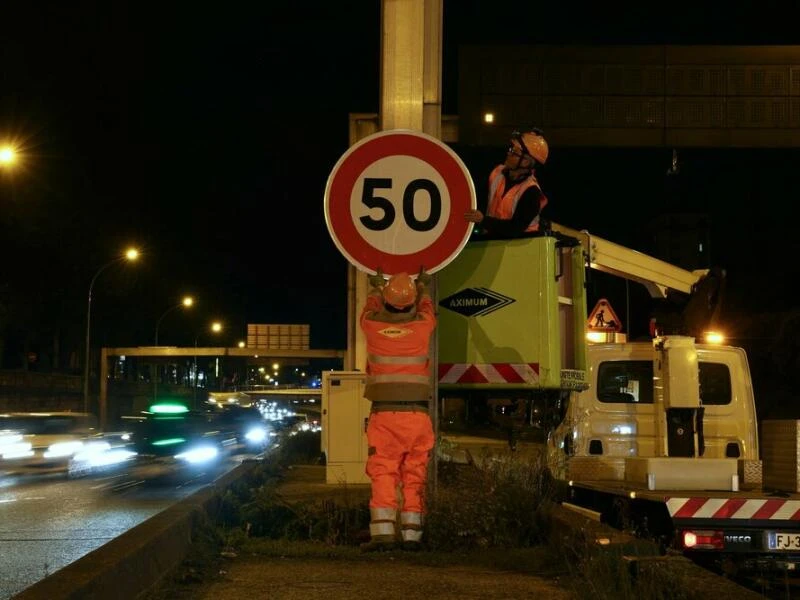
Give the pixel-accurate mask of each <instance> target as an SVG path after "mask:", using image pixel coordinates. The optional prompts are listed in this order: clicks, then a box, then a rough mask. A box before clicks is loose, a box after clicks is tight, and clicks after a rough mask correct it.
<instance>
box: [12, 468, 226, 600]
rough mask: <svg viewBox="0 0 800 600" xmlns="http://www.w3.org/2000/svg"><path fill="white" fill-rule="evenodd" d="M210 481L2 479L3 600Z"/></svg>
mask: <svg viewBox="0 0 800 600" xmlns="http://www.w3.org/2000/svg"><path fill="white" fill-rule="evenodd" d="M234 464H235V463H231V467H232V466H234ZM207 482H208V479H203V480H194V481H185V482H182V483H179V484H176V485H171V486H159V487H155V486H142V485H138V486H132V487H124V488H119V487H118V486H117V484H118V483H119V479H118V478H114V477H106V478H87V479H74V480H69V479H67V478H65V477H64V476H63V475H52V476H51V475H48V476H37V477H24V478H21V477H2V476H0V600H8V599H9V598H11V597H13V596H14V595H15V594H17V593H19V592H21V591H22V590H24V589H25V588H27V587H28V586H30V585H33V584H34V583H36V582H37V581H39V580H40V579H43V578H44V577H46V576H47V575H49V574H51V573H53V572H55V571H57V570H58V569H61V568H63V567H64V566H66V565H68V564H70V563H71V562H73V561H75V560H77V559H79V558H80V557H82V556H84V555H85V554H87V553H89V552H91V551H92V550H94V549H95V548H98V547H99V546H102V545H103V544H105V543H106V542H108V541H110V540H112V539H113V538H115V537H117V536H119V535H121V534H122V533H124V532H125V531H127V530H128V529H130V528H132V527H135V526H136V525H138V524H139V523H141V522H143V521H145V520H146V519H148V518H149V517H152V516H153V515H155V514H156V513H158V512H160V511H162V510H164V509H166V508H168V507H169V506H171V505H172V504H174V503H175V502H177V501H179V500H181V499H183V498H185V497H186V496H188V495H190V494H192V493H193V492H195V491H197V490H198V489H200V488H201V487H202V486H203V485H205V484H206V483H207Z"/></svg>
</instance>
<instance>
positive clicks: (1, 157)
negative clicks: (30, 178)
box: [0, 146, 17, 167]
mask: <svg viewBox="0 0 800 600" xmlns="http://www.w3.org/2000/svg"><path fill="white" fill-rule="evenodd" d="M16 161H17V151H16V150H15V149H14V148H13V147H12V146H2V147H0V166H1V167H10V166H11V165H13V164H14V163H15V162H16Z"/></svg>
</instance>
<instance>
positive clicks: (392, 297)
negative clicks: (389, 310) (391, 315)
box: [383, 273, 417, 309]
mask: <svg viewBox="0 0 800 600" xmlns="http://www.w3.org/2000/svg"><path fill="white" fill-rule="evenodd" d="M383 301H384V302H386V304H389V305H391V306H393V307H395V308H400V309H402V308H408V307H409V306H411V305H412V304H414V302H416V301H417V284H416V283H414V280H413V279H412V278H411V275H409V274H408V273H397V274H396V275H392V276H391V277H390V278H389V281H388V282H387V284H386V285H385V286H384V288H383Z"/></svg>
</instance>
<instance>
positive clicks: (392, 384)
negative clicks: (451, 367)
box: [361, 293, 436, 402]
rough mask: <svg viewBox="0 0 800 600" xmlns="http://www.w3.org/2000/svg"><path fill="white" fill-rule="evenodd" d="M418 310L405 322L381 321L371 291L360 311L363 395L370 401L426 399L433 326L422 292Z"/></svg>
mask: <svg viewBox="0 0 800 600" xmlns="http://www.w3.org/2000/svg"><path fill="white" fill-rule="evenodd" d="M421 294H422V295H421V297H420V299H419V301H418V303H417V312H416V314H415V315H414V317H413V318H412V320H410V321H407V322H401V321H388V320H380V318H381V317H382V316H385V315H386V313H385V312H384V311H382V308H383V306H382V302H381V299H380V296H378V295H376V294H370V295H369V296H368V297H367V302H366V305H365V306H364V310H363V311H362V312H361V329H362V330H363V331H364V335H365V337H366V341H367V380H366V387H365V389H364V396H365V397H366V398H367V399H368V400H370V401H372V402H404V401H405V402H419V401H427V400H428V398H429V396H430V393H431V386H430V361H429V358H428V348H429V345H430V339H431V334H432V333H433V330H434V329H435V328H436V315H435V314H434V310H433V301H432V300H431V298H430V296H429V295H428V294H427V293H421Z"/></svg>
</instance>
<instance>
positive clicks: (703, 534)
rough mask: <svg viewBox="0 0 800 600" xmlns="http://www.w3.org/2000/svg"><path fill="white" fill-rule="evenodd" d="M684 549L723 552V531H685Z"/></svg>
mask: <svg viewBox="0 0 800 600" xmlns="http://www.w3.org/2000/svg"><path fill="white" fill-rule="evenodd" d="M681 541H682V542H683V547H684V548H686V549H688V550H722V548H723V547H724V545H725V542H724V540H723V539H722V532H721V531H713V530H706V529H702V530H684V531H683V532H681Z"/></svg>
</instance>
